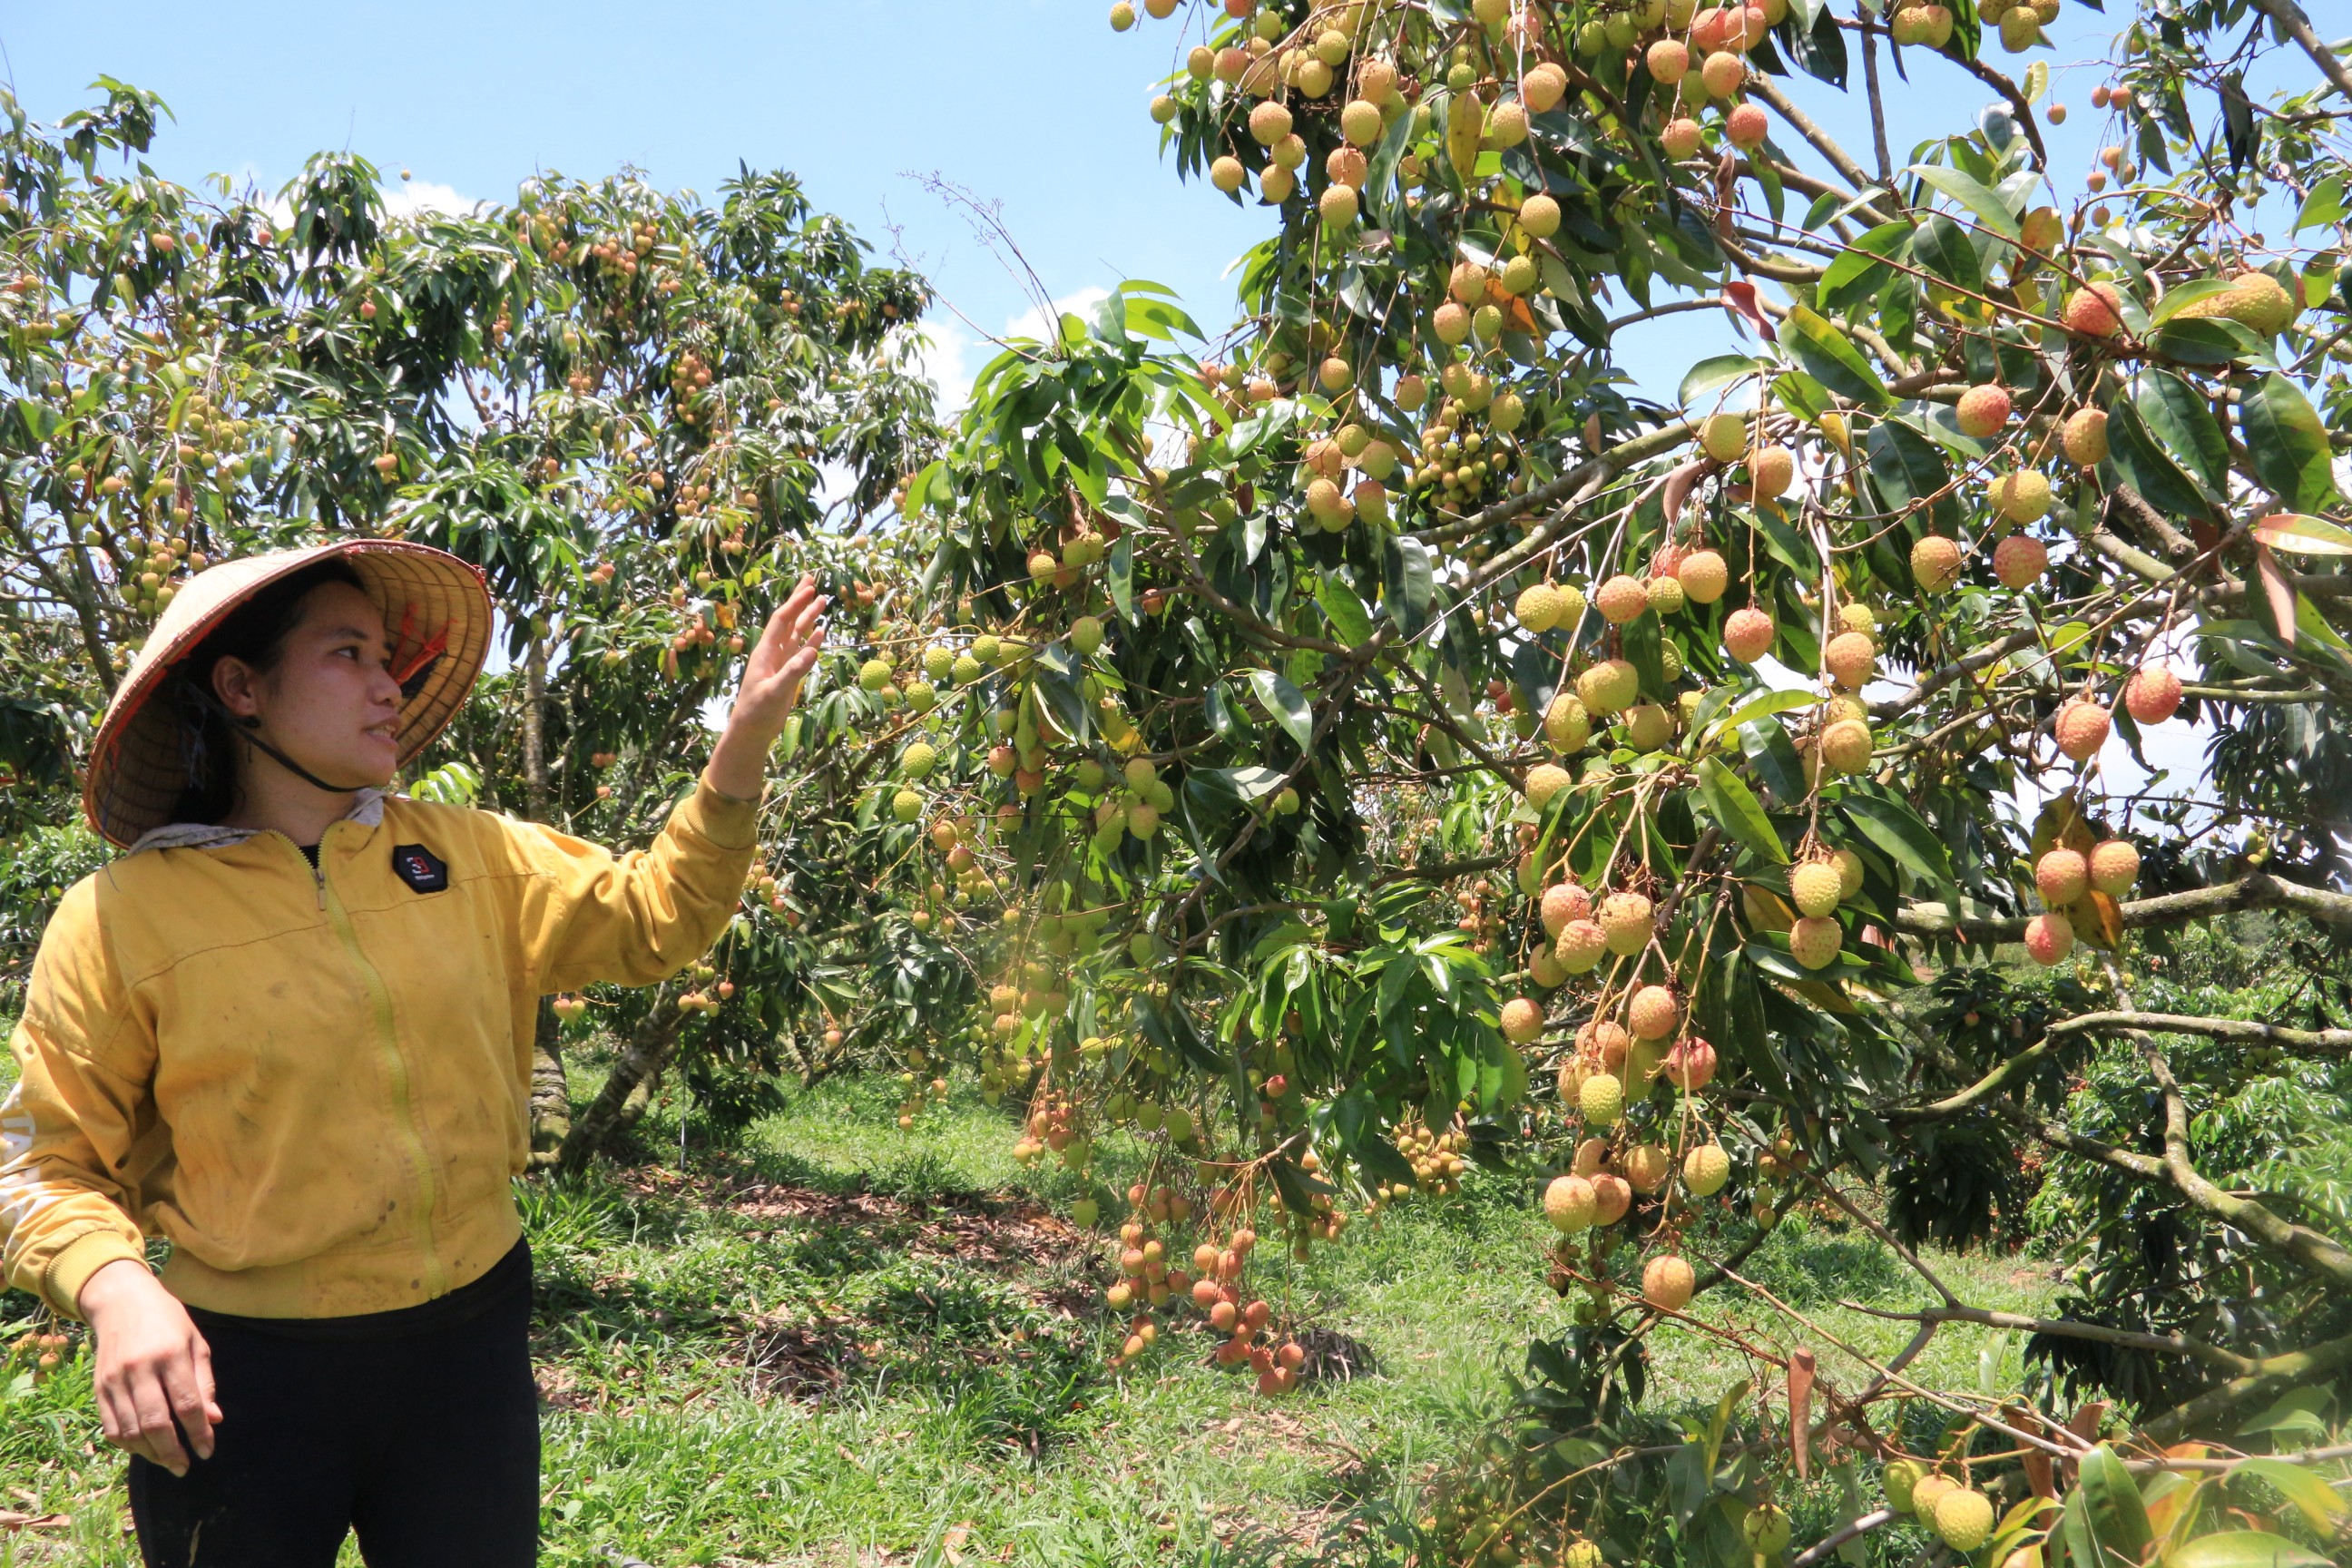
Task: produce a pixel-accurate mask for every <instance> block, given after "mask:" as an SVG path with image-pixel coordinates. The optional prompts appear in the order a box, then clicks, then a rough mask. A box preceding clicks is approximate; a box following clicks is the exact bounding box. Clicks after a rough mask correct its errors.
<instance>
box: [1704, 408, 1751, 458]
mask: <svg viewBox="0 0 2352 1568" xmlns="http://www.w3.org/2000/svg"><path fill="white" fill-rule="evenodd" d="M1698 444H1699V447H1700V449H1701V450H1702V451H1704V452H1706V455H1707V456H1708V457H1710V458H1714V459H1715V460H1716V461H1717V462H1718V463H1736V462H1738V461H1739V459H1740V458H1742V457H1743V456H1745V455H1746V453H1747V451H1748V421H1747V420H1746V419H1745V418H1743V417H1741V416H1739V415H1737V414H1710V415H1708V416H1706V420H1705V422H1703V423H1702V424H1701V425H1700V426H1699V427H1698Z"/></svg>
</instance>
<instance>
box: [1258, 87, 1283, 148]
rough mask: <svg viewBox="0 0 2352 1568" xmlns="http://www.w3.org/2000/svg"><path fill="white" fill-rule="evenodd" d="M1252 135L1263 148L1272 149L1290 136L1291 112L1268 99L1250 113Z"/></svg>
mask: <svg viewBox="0 0 2352 1568" xmlns="http://www.w3.org/2000/svg"><path fill="white" fill-rule="evenodd" d="M1249 129H1250V134H1251V135H1252V136H1253V137H1255V138H1256V140H1257V144H1258V145H1259V146H1261V147H1271V146H1273V145H1274V144H1275V143H1276V142H1279V141H1281V140H1282V139H1283V138H1284V137H1286V136H1287V135H1289V134H1290V110H1287V109H1286V108H1284V107H1283V106H1282V105H1281V104H1280V103H1277V102H1276V101H1275V100H1273V99H1270V98H1269V99H1267V100H1265V102H1264V103H1261V104H1259V105H1258V106H1257V107H1256V108H1255V109H1253V110H1250V113H1249Z"/></svg>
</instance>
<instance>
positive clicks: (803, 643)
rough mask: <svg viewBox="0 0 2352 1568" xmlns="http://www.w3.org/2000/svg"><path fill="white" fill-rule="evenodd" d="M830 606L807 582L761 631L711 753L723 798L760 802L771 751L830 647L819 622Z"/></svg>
mask: <svg viewBox="0 0 2352 1568" xmlns="http://www.w3.org/2000/svg"><path fill="white" fill-rule="evenodd" d="M826 602H827V601H826V600H825V599H824V598H823V597H822V596H821V595H819V594H818V593H817V591H816V579H815V578H814V577H806V576H804V577H803V578H802V579H801V580H800V584H799V586H797V587H795V588H794V589H793V591H792V595H791V596H790V597H788V598H786V599H785V600H784V602H783V603H782V605H778V606H776V613H775V614H774V615H772V616H769V617H768V624H767V625H766V626H764V627H762V628H761V632H760V641H759V644H758V646H757V647H753V648H752V649H751V657H750V658H747V659H745V660H744V663H743V684H742V685H741V686H740V688H739V689H737V690H736V693H735V705H734V708H733V709H732V710H730V712H729V714H728V716H727V729H726V731H725V732H724V733H722V734H721V735H720V736H719V744H718V745H717V746H716V747H715V748H714V749H713V750H712V752H711V753H710V763H709V766H708V767H707V768H705V769H704V770H703V776H704V777H706V778H708V779H709V781H710V784H711V787H713V788H714V789H717V790H718V791H719V793H720V794H722V795H733V796H735V797H736V798H737V799H739V800H757V799H758V798H759V796H760V790H761V784H762V783H763V781H764V779H765V776H766V773H767V762H768V748H769V747H770V746H772V745H773V744H775V742H776V737H777V736H778V735H781V734H782V733H783V730H784V718H785V716H786V715H787V714H789V713H791V712H792V710H793V704H794V703H796V702H798V701H799V700H800V696H801V683H802V682H803V680H805V679H808V672H809V671H810V670H811V669H814V668H815V667H816V656H817V654H818V653H819V651H821V650H822V649H823V648H824V627H823V626H820V625H818V624H817V616H819V614H821V613H822V612H823V611H824V606H825V604H826Z"/></svg>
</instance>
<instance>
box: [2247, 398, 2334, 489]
mask: <svg viewBox="0 0 2352 1568" xmlns="http://www.w3.org/2000/svg"><path fill="white" fill-rule="evenodd" d="M2238 421H2239V424H2240V426H2242V428H2243V429H2244V431H2245V437H2246V450H2247V453H2248V455H2249V456H2250V457H2251V458H2252V462H2253V468H2254V478H2256V479H2260V480H2261V481H2262V482H2263V485H2264V486H2265V487H2266V488H2267V489H2269V490H2270V492H2271V493H2272V494H2273V495H2275V496H2276V497H2278V498H2279V500H2283V501H2284V502H2286V503H2287V504H2288V505H2289V506H2293V507H2301V508H2304V509H2306V510H2318V509H2319V508H2320V507H2322V506H2325V505H2326V503H2327V502H2328V501H2330V500H2334V499H2335V496H2336V477H2335V475H2334V474H2333V473H2332V472H2330V471H2329V468H2328V447H2327V430H2326V426H2323V425H2321V424H2320V422H2319V415H2318V414H2317V412H2315V410H2314V409H2313V408H2312V406H2311V403H2310V401H2309V400H2308V399H2307V398H2305V396H2304V395H2303V393H2302V391H2301V390H2300V389H2299V388H2298V387H2296V385H2295V384H2294V383H2293V382H2291V381H2289V380H2288V379H2287V378H2286V377H2284V376H2283V375H2265V376H2263V377H2261V378H2260V379H2258V380H2257V381H2256V382H2255V383H2254V384H2253V385H2252V387H2251V388H2249V389H2248V390H2247V392H2246V393H2245V395H2244V397H2243V398H2242V401H2241V402H2240V403H2239V405H2238Z"/></svg>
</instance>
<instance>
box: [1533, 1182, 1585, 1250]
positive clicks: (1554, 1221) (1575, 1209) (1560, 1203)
mask: <svg viewBox="0 0 2352 1568" xmlns="http://www.w3.org/2000/svg"><path fill="white" fill-rule="evenodd" d="M1543 1208H1544V1218H1546V1219H1548V1220H1549V1221H1550V1222H1551V1227H1552V1229H1554V1230H1556V1231H1559V1233H1560V1234H1561V1235H1562V1236H1567V1235H1569V1234H1570V1233H1572V1232H1575V1231H1580V1230H1582V1229H1584V1228H1585V1227H1586V1226H1589V1225H1591V1223H1592V1210H1593V1198H1592V1184H1591V1182H1588V1181H1586V1180H1585V1179H1584V1178H1583V1177H1582V1176H1554V1177H1553V1178H1552V1180H1551V1184H1550V1185H1549V1186H1548V1187H1546V1188H1545V1189H1544V1196H1543Z"/></svg>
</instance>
